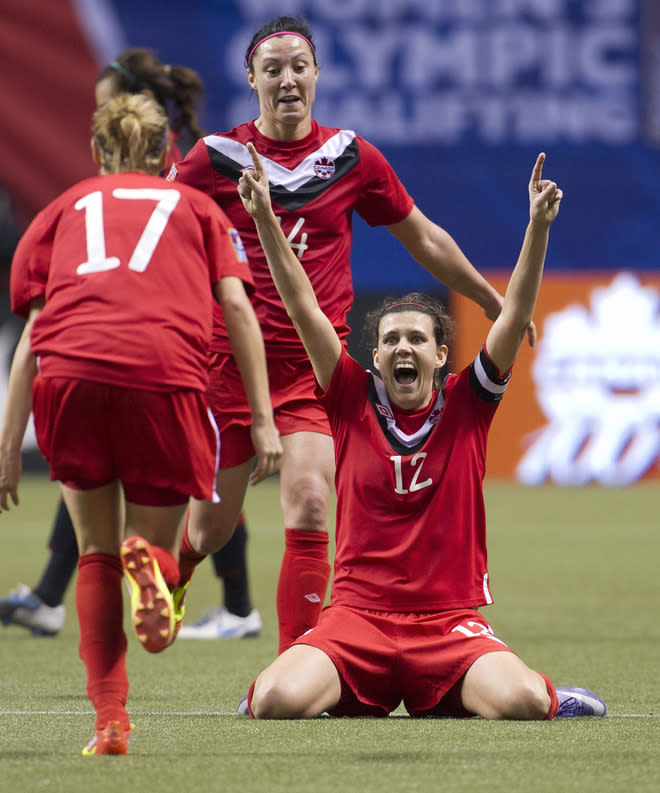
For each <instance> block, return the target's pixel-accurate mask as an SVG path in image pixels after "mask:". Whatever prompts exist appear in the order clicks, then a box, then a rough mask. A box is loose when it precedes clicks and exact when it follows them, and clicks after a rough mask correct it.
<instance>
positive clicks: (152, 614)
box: [121, 537, 176, 653]
mask: <svg viewBox="0 0 660 793" xmlns="http://www.w3.org/2000/svg"><path fill="white" fill-rule="evenodd" d="M121 562H122V565H123V567H124V573H125V575H126V580H127V582H128V586H129V590H130V593H131V618H132V622H133V627H134V628H135V633H136V635H137V637H138V639H139V640H140V643H141V644H142V646H143V647H144V649H145V650H147V651H148V652H150V653H160V652H161V651H162V650H164V649H165V648H166V647H167V646H168V645H170V644H171V643H172V642H173V641H174V637H175V636H176V631H175V624H176V619H175V611H176V607H175V605H174V601H173V599H172V593H171V592H170V590H169V588H168V586H167V584H166V583H165V579H164V578H163V576H162V573H161V572H160V568H159V567H158V562H157V561H156V557H155V556H154V555H153V552H152V550H151V546H150V545H149V543H148V542H147V541H146V540H144V539H143V538H142V537H129V538H128V539H126V540H124V542H123V543H122V544H121Z"/></svg>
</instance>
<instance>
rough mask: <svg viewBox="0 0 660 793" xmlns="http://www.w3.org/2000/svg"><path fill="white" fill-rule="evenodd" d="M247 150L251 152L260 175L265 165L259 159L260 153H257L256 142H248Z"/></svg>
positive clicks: (255, 168)
mask: <svg viewBox="0 0 660 793" xmlns="http://www.w3.org/2000/svg"><path fill="white" fill-rule="evenodd" d="M247 150H248V151H249V152H250V157H251V158H252V164H253V165H254V170H255V172H256V174H257V176H259V174H261V172H262V171H263V165H262V164H261V160H260V159H259V155H258V154H257V150H256V149H255V148H254V143H248V144H247Z"/></svg>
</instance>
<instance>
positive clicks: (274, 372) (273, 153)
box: [169, 17, 501, 652]
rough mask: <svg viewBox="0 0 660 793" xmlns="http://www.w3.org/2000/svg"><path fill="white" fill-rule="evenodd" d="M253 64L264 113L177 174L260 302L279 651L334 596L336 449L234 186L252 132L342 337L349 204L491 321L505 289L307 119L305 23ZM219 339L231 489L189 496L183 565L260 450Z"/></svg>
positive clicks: (217, 385)
mask: <svg viewBox="0 0 660 793" xmlns="http://www.w3.org/2000/svg"><path fill="white" fill-rule="evenodd" d="M245 65H246V69H247V80H248V83H249V85H250V87H251V88H252V89H253V90H254V91H255V93H256V95H257V99H258V102H259V116H258V118H256V119H255V120H254V121H250V122H248V123H246V124H241V125H239V126H237V127H236V128H234V129H232V130H230V131H229V132H226V133H218V134H214V135H208V136H206V137H205V138H203V139H202V140H201V141H199V142H198V143H197V144H196V145H195V146H194V147H193V149H192V150H191V151H190V152H189V154H188V156H187V157H186V158H185V159H184V160H183V161H182V162H180V163H177V164H176V165H175V167H174V168H173V169H172V171H171V173H170V176H169V178H170V179H172V180H173V181H175V182H176V183H178V182H184V183H186V184H190V185H192V186H194V187H196V188H198V189H200V190H202V191H204V192H205V193H207V194H208V195H210V196H211V197H212V198H214V200H215V201H216V202H217V203H218V205H219V206H220V207H222V209H223V210H224V211H225V212H226V213H227V215H228V216H229V218H230V219H231V221H232V223H233V224H234V225H235V226H236V228H237V229H238V230H239V232H240V234H241V237H242V238H243V241H244V244H245V246H246V251H247V254H248V259H249V261H250V267H251V269H252V272H253V274H254V278H255V294H254V299H253V300H254V306H255V310H256V312H257V316H258V318H259V322H260V325H261V328H262V330H263V333H264V341H265V344H266V354H267V359H268V372H269V382H270V386H271V398H272V402H273V406H274V409H275V417H276V422H277V426H278V429H279V431H280V436H281V437H282V444H283V449H284V451H283V457H282V465H281V470H280V499H281V504H282V511H283V517H284V525H285V552H284V558H283V560H282V567H281V571H280V578H279V584H278V590H277V610H278V619H279V629H280V638H279V650H280V652H281V651H283V650H285V649H286V648H287V647H288V646H289V645H290V644H291V642H293V641H294V640H295V639H296V638H297V637H298V636H300V635H301V634H302V633H304V632H305V631H306V630H308V629H309V628H310V627H312V626H313V625H315V624H316V621H317V619H318V616H319V613H320V610H321V607H322V605H323V601H324V598H325V594H326V589H327V585H328V581H329V576H330V566H329V564H328V532H327V513H328V504H329V496H330V493H331V491H332V486H333V477H334V453H333V446H332V438H331V432H330V426H329V424H328V420H327V416H326V415H325V412H324V410H323V408H322V406H321V404H320V403H319V401H318V399H317V397H316V395H315V393H314V373H313V371H312V367H311V366H310V364H309V361H308V359H307V356H306V355H305V350H304V348H303V346H302V344H301V342H300V340H299V338H298V336H297V334H296V332H295V329H294V327H293V325H292V324H291V321H290V319H289V317H288V316H287V312H286V310H285V307H284V306H283V305H282V301H281V299H280V297H279V295H278V294H277V290H276V289H275V287H274V286H273V283H272V280H271V277H270V273H269V271H268V266H267V263H266V260H265V257H264V254H263V251H262V249H261V246H260V244H259V239H258V236H257V233H256V230H255V228H254V224H253V223H252V221H251V219H250V217H249V215H248V214H247V213H246V212H245V209H244V208H243V205H242V204H241V201H240V199H239V197H238V195H237V193H236V183H237V182H238V180H239V178H240V176H241V173H242V172H243V170H244V169H245V168H249V167H251V163H252V161H251V159H250V155H249V153H248V149H247V144H248V142H252V143H254V146H255V147H256V149H257V151H258V152H259V153H260V155H261V157H262V159H263V163H264V167H265V169H266V171H267V172H268V176H269V179H270V184H271V195H272V198H273V205H274V211H275V214H276V216H277V218H278V221H279V222H280V223H281V227H282V230H283V232H284V234H285V236H286V239H287V240H288V242H289V245H290V246H291V248H292V250H293V251H294V252H295V254H296V256H297V257H298V259H299V260H300V262H301V263H302V265H303V266H304V268H305V271H306V272H307V274H308V275H309V278H310V280H311V282H312V285H313V288H314V291H315V293H316V296H317V299H318V301H319V304H320V306H321V308H322V310H323V312H324V313H325V314H326V316H327V317H328V318H329V319H330V321H331V322H332V325H333V327H334V328H335V330H336V331H337V334H338V336H339V338H340V340H341V341H342V343H344V342H345V340H346V337H347V335H348V332H349V328H348V325H347V318H346V317H347V313H348V311H349V310H350V308H351V306H352V303H353V290H352V279H351V269H350V254H351V244H352V232H351V228H352V219H353V213H354V212H356V213H357V214H359V215H360V216H361V217H362V218H363V219H364V220H366V221H367V223H369V224H370V225H372V226H378V225H382V226H386V227H387V229H388V230H389V231H390V232H391V233H392V235H393V236H394V237H396V238H397V239H398V240H399V241H400V242H401V243H402V244H403V245H404V246H405V247H406V248H407V250H408V251H409V252H410V253H411V255H412V256H413V257H414V258H415V259H416V260H417V261H418V262H419V263H420V264H422V265H423V266H424V267H425V268H426V269H428V270H429V271H430V272H431V273H432V274H433V275H434V276H435V277H436V278H437V279H438V280H439V281H442V282H444V283H445V284H447V285H448V286H449V287H450V288H453V289H456V290H457V291H459V292H460V293H461V294H463V295H466V296H467V297H469V298H471V299H472V300H474V301H475V302H477V303H478V304H479V305H480V306H482V307H483V309H484V311H485V312H486V313H487V314H488V316H489V317H491V318H492V319H494V318H495V316H497V314H498V312H499V309H500V305H501V298H500V296H499V295H498V294H497V292H496V291H495V290H494V289H493V288H492V287H491V286H490V285H489V284H488V283H487V281H485V279H484V278H482V277H481V276H480V275H479V273H478V272H477V271H476V270H475V269H474V268H473V267H472V265H471V264H470V262H469V261H468V260H467V259H466V257H465V256H464V254H463V253H462V252H461V250H460V249H459V247H458V246H457V244H456V243H455V242H454V240H453V239H452V237H451V236H450V235H449V234H448V233H447V232H446V231H444V230H443V229H442V228H440V227H439V226H437V225H436V224H435V223H433V222H432V221H431V220H429V219H428V218H427V217H426V216H425V215H424V214H423V213H422V212H421V211H420V210H419V208H418V207H416V206H415V204H414V202H413V199H412V198H411V197H410V195H409V194H408V192H407V191H406V189H405V187H404V186H403V184H402V183H401V181H400V180H399V179H398V177H397V175H396V174H395V173H394V171H393V169H392V167H391V166H390V164H389V163H388V162H387V160H386V159H385V157H384V156H383V155H382V154H381V152H380V151H378V150H377V149H376V148H375V147H374V146H373V145H371V144H370V143H368V142H367V141H366V140H364V139H362V138H361V137H359V136H358V135H356V134H355V132H353V131H351V130H346V129H335V128H331V127H325V126H321V125H320V124H318V123H317V122H316V121H315V120H314V119H313V118H312V107H313V104H314V99H315V95H316V83H317V80H318V77H319V66H318V63H317V58H316V48H315V45H314V43H313V39H312V32H311V30H310V29H309V27H308V26H307V24H306V23H304V22H303V21H300V20H297V19H293V18H291V17H278V18H276V19H274V20H272V21H271V22H269V23H268V24H266V25H264V26H263V27H262V28H260V29H259V30H258V31H257V32H256V33H255V34H254V36H253V37H252V40H251V41H250V43H249V45H248V47H247V50H246V56H245ZM212 349H213V358H212V361H211V375H210V377H211V379H210V390H209V402H210V404H211V407H212V408H213V410H214V411H215V413H216V415H217V417H218V420H219V421H220V422H222V423H221V424H220V428H221V431H222V433H223V435H224V436H225V437H226V438H227V447H226V448H227V454H226V455H224V456H223V457H222V459H221V460H220V466H221V469H220V478H219V487H220V488H221V490H222V492H223V493H231V494H232V496H231V498H225V499H224V500H223V502H222V503H221V504H219V505H210V504H201V505H196V506H195V507H193V510H192V515H191V520H190V524H189V526H188V529H187V533H186V534H185V535H184V544H183V549H182V556H181V561H182V574H183V575H184V576H186V575H190V574H192V570H193V568H194V565H195V564H197V563H199V561H200V560H201V559H202V558H204V557H203V555H204V554H206V553H211V552H213V551H215V549H216V548H218V547H220V546H221V545H222V544H223V543H224V542H225V541H226V539H227V537H229V536H231V531H232V528H233V524H234V522H235V520H236V517H237V515H238V514H239V512H240V509H241V506H242V503H243V499H244V495H245V490H246V486H247V482H248V477H249V474H250V470H251V466H252V462H251V460H252V457H253V455H254V449H253V446H252V443H251V440H250V426H251V420H252V419H251V416H250V411H249V410H248V408H247V404H246V403H245V400H244V397H243V395H242V393H241V388H240V384H239V378H238V374H237V372H236V371H235V367H234V365H233V364H232V361H231V358H230V356H229V346H228V340H227V334H226V330H225V328H224V326H223V324H222V322H221V321H219V322H218V323H217V324H216V326H215V329H214V336H213V342H212Z"/></svg>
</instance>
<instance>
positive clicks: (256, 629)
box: [179, 606, 261, 639]
mask: <svg viewBox="0 0 660 793" xmlns="http://www.w3.org/2000/svg"><path fill="white" fill-rule="evenodd" d="M260 633H261V617H260V615H259V612H258V611H257V610H256V609H252V611H251V612H250V613H249V614H248V615H247V617H239V616H237V615H236V614H232V613H231V612H230V611H227V609H226V608H225V607H224V606H222V608H219V607H218V608H214V609H211V610H210V611H209V612H207V614H206V615H205V616H204V617H202V619H201V620H199V621H198V622H195V623H193V624H192V625H187V626H184V627H183V628H181V632H180V633H179V638H180V639H243V638H248V637H254V636H259V634H260Z"/></svg>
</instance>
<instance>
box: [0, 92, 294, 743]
mask: <svg viewBox="0 0 660 793" xmlns="http://www.w3.org/2000/svg"><path fill="white" fill-rule="evenodd" d="M168 140H169V129H168V122H167V116H166V115H165V112H164V110H163V108H161V107H160V106H159V105H158V103H157V102H155V101H154V100H153V99H151V98H149V97H146V96H143V95H140V94H133V95H128V94H120V95H118V96H116V97H114V98H112V99H110V100H108V101H107V102H106V103H104V104H103V105H102V106H101V107H100V108H99V109H98V110H97V111H96V113H95V114H94V119H93V137H92V150H93V154H94V159H95V161H96V163H97V164H98V165H99V166H100V172H101V175H100V176H98V177H94V178H92V179H87V180H84V181H82V182H80V183H78V184H77V185H74V186H73V187H72V188H70V189H69V190H67V191H66V192H65V193H63V194H62V195H61V196H60V197H59V198H58V199H56V200H55V201H53V202H52V203H51V204H50V205H48V206H47V207H46V208H45V209H44V210H43V211H42V212H41V213H40V214H39V215H38V216H37V217H36V218H35V220H34V221H33V222H32V224H31V225H30V227H29V228H28V230H27V231H26V233H25V235H24V236H23V238H22V239H21V242H20V243H19V245H18V248H17V250H16V254H15V257H14V261H13V263H12V271H11V299H12V307H13V309H14V311H16V312H17V313H18V314H19V315H21V316H24V317H27V323H26V326H25V329H24V332H23V334H22V336H21V339H20V341H19V344H18V347H17V350H16V353H15V356H14V360H13V363H12V368H11V372H10V380H9V396H8V401H7V408H6V414H5V418H4V422H3V427H2V430H1V431H0V510H4V509H8V508H9V503H8V498H9V497H11V499H12V500H13V502H14V503H15V504H17V503H18V494H17V487H18V480H19V475H20V464H21V457H20V450H21V442H22V438H23V434H24V432H25V428H26V424H27V420H28V417H29V414H30V410H31V408H32V410H33V412H34V422H35V428H36V434H37V440H38V443H39V448H40V449H41V451H42V452H43V454H44V456H45V458H46V460H47V461H48V463H49V464H50V468H51V478H52V479H57V480H59V482H60V485H61V490H62V495H63V498H64V501H65V503H66V506H67V509H68V511H69V513H70V515H71V518H72V520H73V524H74V528H75V531H76V538H77V542H78V546H79V550H80V559H79V566H78V579H77V585H76V607H77V611H78V619H79V623H80V656H81V658H82V660H83V662H84V664H85V666H86V668H87V694H88V696H89V698H90V700H91V702H92V704H93V705H94V708H95V710H96V734H95V736H94V738H93V739H92V741H91V742H90V743H89V745H88V746H87V747H86V748H85V749H84V750H83V754H125V753H126V752H127V750H128V740H129V736H130V731H131V725H130V722H129V715H128V713H127V711H126V700H127V695H128V678H127V673H126V645H127V641H126V635H125V634H124V631H123V627H122V616H123V606H122V591H121V579H122V572H125V574H126V577H127V579H128V582H129V584H130V587H131V591H132V596H131V610H132V618H133V625H134V627H135V630H136V633H137V636H138V638H139V640H140V641H141V642H142V644H143V645H144V647H145V648H146V649H147V650H149V651H150V652H160V651H161V650H163V649H164V648H165V647H167V646H168V645H169V644H170V643H171V642H172V641H173V639H174V637H175V636H176V633H177V631H178V628H179V625H180V620H181V608H180V602H181V597H182V591H181V588H178V584H179V567H178V563H177V552H178V548H179V544H180V536H179V532H178V527H179V526H180V525H181V523H182V518H183V516H184V513H185V511H186V509H187V506H188V500H189V497H191V496H194V497H195V498H198V499H209V500H212V499H216V500H217V498H218V496H217V494H216V493H215V475H216V469H217V457H218V447H219V438H218V434H217V429H216V426H215V423H214V422H213V420H212V418H211V414H210V411H209V409H208V406H207V403H206V400H205V396H204V394H205V391H206V387H207V380H208V376H207V355H208V343H209V339H210V335H211V328H212V307H213V297H214V296H215V298H216V299H217V300H218V302H219V303H220V304H221V306H222V308H223V311H224V313H225V318H226V319H227V320H228V322H229V325H230V326H231V331H230V336H231V338H232V343H233V345H234V353H235V355H236V358H237V361H238V363H239V367H240V368H241V371H245V372H246V373H247V374H248V375H249V376H247V377H246V379H245V386H246V389H247V390H248V392H250V393H251V394H252V395H253V398H254V400H255V404H256V405H257V406H258V407H259V408H260V409H262V410H264V411H265V412H266V414H268V409H269V405H270V397H269V391H268V380H267V375H266V365H265V355H264V348H263V339H262V337H261V333H260V330H259V325H258V322H257V319H256V315H255V314H254V311H253V310H252V306H251V303H250V300H249V297H248V295H247V292H246V286H247V287H248V288H251V286H252V278H251V275H250V271H249V268H248V265H247V260H246V257H245V254H244V251H243V248H242V245H241V241H240V238H239V237H238V234H237V233H236V232H235V230H234V229H233V228H232V227H231V226H230V224H229V222H228V220H227V218H226V216H225V215H224V214H223V212H222V211H221V210H220V209H219V208H218V207H217V206H216V204H215V203H214V202H213V201H212V200H211V199H209V198H208V197H207V196H204V195H202V194H201V193H199V192H198V191H197V190H193V189H191V188H189V187H187V186H186V185H176V186H174V185H168V184H167V183H166V182H164V181H163V180H162V179H161V178H159V177H158V176H157V174H158V173H159V172H160V171H161V170H162V168H163V164H164V162H165V159H166V157H167V154H168V152H167V148H168ZM270 416H271V420H270V423H268V424H267V426H266V427H265V430H264V437H263V439H262V440H263V445H262V448H264V449H267V450H268V451H269V452H270V454H267V455H265V456H264V457H263V458H262V459H261V460H260V464H261V466H262V468H263V470H262V471H261V472H260V473H261V474H263V475H264V476H266V475H268V474H270V473H272V472H273V470H274V469H275V467H276V465H277V463H278V459H279V449H280V444H279V436H278V434H277V430H276V429H275V425H274V421H273V420H272V411H271V412H270ZM122 492H123V501H124V503H123V504H122ZM124 537H126V538H127V539H124ZM122 540H123V542H122Z"/></svg>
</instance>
